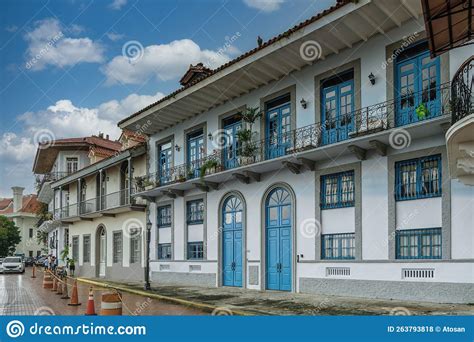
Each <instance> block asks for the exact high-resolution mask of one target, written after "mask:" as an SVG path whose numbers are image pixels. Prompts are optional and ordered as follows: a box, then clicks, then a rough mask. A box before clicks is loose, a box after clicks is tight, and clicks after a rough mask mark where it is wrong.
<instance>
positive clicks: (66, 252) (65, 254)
mask: <svg viewBox="0 0 474 342" xmlns="http://www.w3.org/2000/svg"><path fill="white" fill-rule="evenodd" d="M68 255H69V246H66V247H65V248H64V249H63V250H62V251H61V253H60V255H59V256H60V257H61V260H62V261H65V260H66V258H67V257H68Z"/></svg>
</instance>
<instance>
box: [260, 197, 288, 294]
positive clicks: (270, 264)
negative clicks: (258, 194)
mask: <svg viewBox="0 0 474 342" xmlns="http://www.w3.org/2000/svg"><path fill="white" fill-rule="evenodd" d="M265 211H266V215H265V216H266V217H265V221H266V227H265V235H266V237H265V238H266V272H265V273H266V287H267V289H268V290H278V291H291V287H292V286H291V285H292V236H291V235H292V233H291V232H292V221H293V220H292V202H291V196H290V194H289V192H288V191H287V190H286V189H284V188H276V189H274V190H273V191H272V192H271V193H270V194H269V195H268V197H267V200H266V204H265Z"/></svg>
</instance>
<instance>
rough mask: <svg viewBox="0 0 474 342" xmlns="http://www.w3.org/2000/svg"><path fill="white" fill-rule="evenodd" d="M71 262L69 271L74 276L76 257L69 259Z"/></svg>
mask: <svg viewBox="0 0 474 342" xmlns="http://www.w3.org/2000/svg"><path fill="white" fill-rule="evenodd" d="M68 263H69V273H70V274H71V277H74V271H75V270H76V264H75V262H74V259H68Z"/></svg>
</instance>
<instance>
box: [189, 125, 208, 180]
mask: <svg viewBox="0 0 474 342" xmlns="http://www.w3.org/2000/svg"><path fill="white" fill-rule="evenodd" d="M187 148H188V151H187V152H188V153H187V161H186V162H187V172H188V174H187V178H188V179H189V178H197V177H199V175H200V172H201V165H202V159H203V158H204V134H203V131H202V130H198V131H196V132H193V133H191V134H188V137H187Z"/></svg>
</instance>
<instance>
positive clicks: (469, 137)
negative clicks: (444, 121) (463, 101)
mask: <svg viewBox="0 0 474 342" xmlns="http://www.w3.org/2000/svg"><path fill="white" fill-rule="evenodd" d="M473 132H474V114H470V115H468V116H466V117H464V118H462V119H461V120H459V121H457V122H455V123H454V124H453V125H452V126H451V127H450V128H449V130H448V131H447V132H446V146H447V151H448V165H449V173H450V175H451V177H452V178H455V179H459V180H460V181H461V182H462V183H464V184H466V185H474V135H473Z"/></svg>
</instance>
